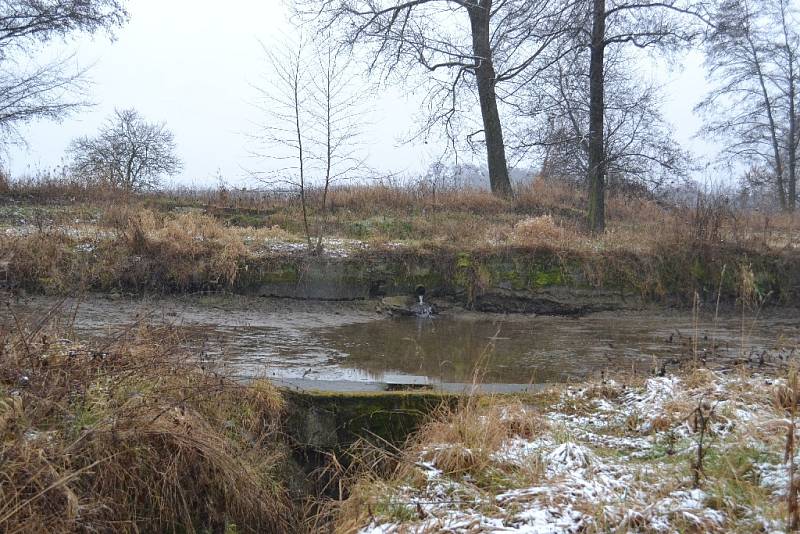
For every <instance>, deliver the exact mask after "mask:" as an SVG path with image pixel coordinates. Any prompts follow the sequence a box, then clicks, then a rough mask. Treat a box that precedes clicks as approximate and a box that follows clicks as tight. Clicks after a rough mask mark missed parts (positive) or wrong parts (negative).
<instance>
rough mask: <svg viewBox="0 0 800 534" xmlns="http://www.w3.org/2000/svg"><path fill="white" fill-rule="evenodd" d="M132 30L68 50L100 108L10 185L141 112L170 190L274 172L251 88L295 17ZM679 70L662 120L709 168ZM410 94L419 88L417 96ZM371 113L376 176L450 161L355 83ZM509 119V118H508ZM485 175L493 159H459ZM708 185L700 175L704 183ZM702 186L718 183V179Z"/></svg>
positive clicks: (23, 160) (67, 126)
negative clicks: (166, 145) (177, 161)
mask: <svg viewBox="0 0 800 534" xmlns="http://www.w3.org/2000/svg"><path fill="white" fill-rule="evenodd" d="M128 7H129V10H130V14H131V20H130V22H129V23H128V24H127V25H126V26H124V27H123V28H122V29H120V30H118V32H117V33H116V39H115V40H114V41H113V42H112V41H111V40H109V39H108V38H107V37H105V36H103V35H97V36H95V37H94V38H86V39H82V40H78V41H71V42H68V43H66V44H60V45H59V47H58V48H59V49H58V50H57V51H52V50H50V51H44V53H54V52H57V53H60V54H69V53H72V52H74V53H75V59H74V61H75V63H76V68H83V67H89V66H91V69H90V78H91V80H92V85H91V86H90V87H89V89H88V91H87V95H88V98H89V99H90V100H91V101H92V102H94V103H95V104H96V106H94V107H91V108H89V109H87V110H84V111H82V112H79V113H77V114H75V115H73V116H71V117H68V118H67V119H65V120H64V121H63V122H62V123H52V122H47V121H42V122H37V123H33V124H30V125H28V126H26V127H23V128H21V131H22V134H23V136H24V137H25V139H26V141H27V144H26V145H19V146H15V147H12V148H11V149H9V150H8V152H7V153H6V154H5V155H4V159H5V160H6V163H7V167H8V169H9V170H10V172H11V174H12V176H13V177H20V176H23V175H31V174H35V173H37V172H40V171H53V170H55V171H56V172H58V168H59V166H61V165H63V163H64V151H65V149H66V147H67V145H68V144H69V142H70V141H71V140H72V139H73V138H75V137H78V136H81V135H93V134H94V133H96V131H97V129H98V127H99V126H100V125H101V124H102V123H103V121H104V120H105V119H106V117H108V115H109V114H111V113H112V112H113V110H114V108H129V107H134V108H136V109H137V110H139V111H140V112H141V114H142V115H143V116H144V117H145V118H146V119H147V120H149V121H164V122H166V123H167V125H168V127H169V128H170V129H171V130H172V131H173V132H174V134H175V139H176V141H177V145H178V153H179V155H180V157H181V158H182V159H183V161H184V168H183V171H182V172H181V174H180V175H178V176H175V177H174V178H172V180H171V181H168V182H166V185H197V186H207V185H212V186H213V185H216V184H217V182H218V177H219V176H221V177H222V178H223V179H224V180H225V181H226V182H227V183H228V184H232V185H236V186H250V185H252V184H253V182H252V180H250V179H248V170H251V169H256V168H259V167H264V166H265V165H269V163H268V162H265V161H263V160H258V159H254V158H253V157H252V156H251V150H252V140H251V139H249V137H248V134H252V133H255V131H256V129H257V127H256V126H255V125H256V123H258V122H260V121H263V120H265V119H266V117H265V114H264V113H263V112H262V111H260V110H259V109H258V108H257V107H256V106H255V103H256V102H257V100H258V97H257V91H256V90H255V89H254V87H253V86H254V85H259V84H260V85H262V86H263V85H264V83H263V79H264V76H265V74H267V73H268V71H269V65H268V63H267V60H266V57H265V55H264V52H263V50H262V47H261V44H260V42H262V43H264V44H265V45H266V46H277V45H279V43H281V42H284V41H285V40H286V38H287V36H289V37H291V34H292V32H293V27H292V25H291V24H290V23H289V20H288V14H287V13H288V10H287V9H286V7H285V5H284V4H283V3H282V2H281V1H280V0H261V1H256V0H236V1H234V2H226V3H221V2H211V1H207V0H194V1H189V0H169V2H164V1H163V0H162V1H157V0H132V1H131V2H130V3H129V6H128ZM680 63H681V64H680V65H677V66H675V68H673V69H670V68H668V66H667V65H666V64H665V63H663V62H660V63H658V64H656V65H655V66H653V67H643V66H641V65H640V66H633V65H632V66H631V67H632V68H638V69H639V70H641V69H646V71H647V76H651V77H653V78H654V79H656V80H657V81H658V82H659V83H661V84H663V86H664V87H663V96H664V104H663V111H664V117H665V118H666V119H667V121H669V122H670V123H671V124H672V125H673V126H674V127H675V136H676V139H677V140H678V141H679V142H681V143H682V144H683V145H684V147H686V148H689V149H691V150H692V151H693V152H694V153H695V154H697V155H698V156H700V157H701V158H700V159H701V161H702V160H703V159H706V158H709V157H712V156H713V154H714V147H713V145H711V144H707V143H706V142H704V140H702V139H697V138H694V137H693V136H694V134H695V133H696V131H697V130H698V129H699V127H700V120H699V118H698V117H696V116H695V115H694V113H693V111H692V108H693V107H694V105H695V104H696V103H697V102H698V101H699V100H700V99H701V97H702V96H703V93H704V90H705V88H706V84H705V80H704V69H703V65H702V55H701V54H700V53H698V52H693V53H691V54H689V55H688V56H686V57H684V58H682V61H680ZM409 85H412V84H409ZM355 87H356V89H357V90H359V91H362V92H363V93H364V98H365V100H367V102H368V107H369V109H370V110H371V111H370V113H369V122H370V124H369V126H368V127H367V133H366V135H365V136H364V138H365V139H366V140H367V143H366V145H365V151H366V156H367V165H368V166H369V167H370V168H371V169H374V170H375V171H377V172H379V173H396V174H401V175H408V176H413V175H416V174H419V173H422V172H424V171H425V169H426V168H427V167H428V165H429V164H430V163H431V162H432V161H434V160H435V159H437V158H438V157H439V156H441V154H442V152H443V150H444V149H443V143H434V142H431V143H427V144H425V143H422V142H414V143H404V142H403V141H404V139H407V138H408V137H409V135H410V134H411V133H413V132H414V131H415V125H416V121H415V118H416V116H418V115H419V113H421V109H420V107H419V95H416V94H413V93H412V92H409V91H410V89H411V88H410V87H396V88H386V87H383V88H380V90H376V87H375V84H374V83H369V82H367V81H366V80H364V81H359V80H357V81H356V82H355ZM501 113H502V111H501ZM459 156H460V157H462V158H463V159H462V161H466V162H471V163H476V164H479V165H480V164H482V163H483V161H484V160H485V154H484V153H482V152H481V153H479V154H477V155H475V156H472V155H470V154H467V153H460V154H459ZM699 176H701V175H698V177H699ZM702 176H703V177H706V178H708V177H713V176H712V174H710V173H709V172H706V173H702Z"/></svg>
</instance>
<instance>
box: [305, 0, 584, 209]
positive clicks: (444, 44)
mask: <svg viewBox="0 0 800 534" xmlns="http://www.w3.org/2000/svg"><path fill="white" fill-rule="evenodd" d="M570 2H571V0H567V1H566V2H561V3H556V2H547V1H546V0H501V1H492V0H324V1H322V2H319V1H318V0H315V1H313V2H312V1H311V0H308V1H302V0H301V1H300V2H299V3H300V5H301V11H302V10H303V9H305V12H306V14H309V13H310V14H312V15H314V17H315V20H316V21H317V22H319V23H321V24H322V25H323V27H326V28H331V29H332V31H335V32H336V34H337V35H338V36H340V37H341V40H342V42H343V43H344V44H345V45H347V46H356V45H363V47H364V48H365V49H367V50H368V51H369V52H370V55H371V60H370V70H371V71H379V73H380V74H381V75H382V76H383V77H384V78H385V79H386V78H387V77H388V76H390V75H392V74H399V75H400V77H405V76H406V75H409V74H410V73H411V72H413V70H414V69H415V68H416V67H421V68H422V69H423V70H424V71H425V72H427V73H428V77H427V82H428V83H427V85H428V89H429V91H428V94H427V101H428V102H427V107H428V109H429V110H430V114H429V118H428V120H427V121H426V124H425V125H424V126H423V130H424V131H425V132H426V133H427V132H429V131H430V130H431V128H433V126H435V125H441V126H442V127H443V129H444V131H445V134H446V136H447V137H448V140H449V142H450V143H451V145H453V146H455V143H456V137H457V135H458V130H459V129H460V128H459V124H458V119H459V116H460V115H467V114H468V113H469V112H470V111H471V110H472V108H473V107H474V105H473V102H475V101H477V103H478V105H479V108H480V115H481V119H482V124H481V125H480V126H478V127H477V129H475V130H474V131H471V132H469V133H468V135H467V136H466V138H465V140H466V141H471V140H474V139H476V138H477V136H479V135H482V138H483V142H484V143H485V149H486V158H487V164H488V168H489V181H490V184H491V189H492V191H493V192H494V193H496V194H498V195H501V196H510V195H511V194H512V187H511V181H510V179H509V173H508V163H507V157H506V150H505V145H504V139H503V126H502V121H501V117H500V107H499V103H503V102H506V101H511V100H513V99H514V98H515V97H516V96H517V93H518V91H519V89H520V88H521V87H524V86H525V85H526V84H527V83H529V82H530V80H532V79H534V78H535V76H536V73H537V72H538V71H539V70H540V69H541V68H543V65H542V64H541V63H542V61H543V60H544V59H545V56H546V55H547V56H548V60H549V55H548V54H545V51H549V50H550V49H551V47H552V46H553V45H555V44H556V43H557V42H559V39H560V38H561V36H562V35H563V34H564V33H565V32H568V31H569V30H570V29H571V28H572V25H571V24H570V23H568V22H567V21H568V19H569V16H570V12H569V9H568V6H569V5H571V4H570ZM476 93H477V95H476ZM475 96H477V99H475V98H474V97H475Z"/></svg>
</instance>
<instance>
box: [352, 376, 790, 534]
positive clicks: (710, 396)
mask: <svg viewBox="0 0 800 534" xmlns="http://www.w3.org/2000/svg"><path fill="white" fill-rule="evenodd" d="M780 383H781V382H780V381H775V380H769V379H766V378H764V377H759V376H751V377H740V376H737V375H724V374H719V373H713V372H711V371H701V372H698V373H696V374H695V375H692V376H687V377H685V378H678V377H664V378H652V379H649V380H647V381H646V382H645V383H644V384H643V385H641V386H639V387H623V386H620V385H618V384H612V385H610V386H609V385H608V384H605V385H603V387H593V386H586V387H582V388H568V389H565V390H563V391H562V392H561V394H560V400H559V401H558V402H557V403H555V404H551V406H550V407H549V408H547V409H544V410H543V409H536V408H535V407H533V406H529V407H525V408H524V409H522V410H520V409H519V407H515V408H514V409H513V410H509V411H503V410H501V411H500V414H501V415H500V416H499V417H497V419H498V420H499V421H500V422H501V423H502V424H506V425H507V428H518V427H519V424H518V423H519V421H520V416H521V415H520V414H522V416H526V414H527V416H529V417H538V418H539V419H537V421H543V423H541V424H539V425H538V426H536V428H539V429H540V430H539V431H538V433H536V435H533V436H530V435H528V436H520V435H513V433H512V435H510V437H508V438H507V439H504V440H502V445H501V446H500V447H499V449H497V450H493V451H490V454H489V456H488V457H489V458H490V461H491V465H490V466H488V467H486V466H482V467H481V469H482V471H481V472H469V473H464V472H459V473H451V474H448V473H447V472H446V470H445V469H443V468H441V466H437V465H436V458H437V457H436V455H435V454H431V451H434V450H441V449H442V448H446V447H451V448H453V450H455V449H456V448H458V447H461V448H463V449H465V450H470V449H469V448H468V447H466V445H465V444H446V443H439V444H437V445H428V446H426V447H422V448H419V449H413V448H412V449H411V451H414V450H417V451H418V452H416V453H414V452H409V454H412V455H413V454H418V455H420V456H421V458H420V460H418V461H417V463H416V466H417V469H418V470H419V471H420V472H421V473H422V474H424V476H423V477H416V478H417V480H422V482H419V481H418V482H416V483H414V482H408V483H404V484H398V485H396V486H393V487H395V488H396V489H394V490H392V491H391V494H390V495H386V494H384V495H382V496H381V498H382V499H383V502H384V504H385V503H391V506H388V507H387V506H384V507H383V508H382V510H383V511H382V512H379V513H376V514H374V515H372V516H371V517H370V519H369V524H368V525H365V526H364V528H363V529H362V530H361V532H362V533H365V534H373V533H375V534H377V533H385V534H390V533H405V532H415V533H416V532H420V533H421V532H459V533H460V532H464V533H479V532H480V533H483V532H487V533H488V532H492V533H494V532H498V533H499V532H517V533H526V534H527V533H533V534H572V533H578V532H587V531H588V532H597V531H600V532H605V531H614V532H643V533H644V532H653V533H665V534H672V533H680V532H686V531H691V532H720V533H721V532H759V531H760V532H776V531H781V530H782V529H784V527H785V519H786V518H785V517H784V516H785V514H786V511H785V504H784V502H785V495H786V488H787V487H788V479H789V474H788V473H789V472H788V466H787V465H785V464H784V463H783V457H782V454H783V450H782V447H783V445H784V443H785V429H786V426H785V423H786V419H785V414H782V413H781V412H780V410H779V409H777V408H776V407H774V406H773V403H772V398H773V392H774V387H775V385H776V384H780ZM700 405H702V406H704V407H705V408H704V409H706V410H712V415H711V419H710V423H709V426H708V431H707V435H706V437H705V440H706V442H705V443H706V448H707V450H708V451H710V452H707V454H706V458H705V459H704V469H703V475H702V476H701V483H700V486H699V487H694V484H693V476H692V473H693V471H692V468H691V461H692V460H693V459H694V458H695V457H696V454H697V439H698V434H697V433H696V428H693V425H694V423H693V420H692V417H693V415H692V414H693V413H694V410H695V409H697V407H698V406H700ZM504 410H505V409H504ZM476 419H477V420H476V424H486V419H482V418H480V417H478V418H476ZM512 423H513V424H512ZM529 428H530V427H529ZM775 429H778V431H776V430H775ZM781 429H782V430H781ZM472 450H473V451H477V450H478V449H476V448H474V444H473V449H472ZM481 452H486V451H481ZM726 454H727V455H730V457H729V458H728V457H727V456H726ZM422 457H424V459H425V460H426V461H422ZM799 460H800V458H799ZM734 463H735V465H734ZM798 464H800V461H798ZM726 473H728V474H727V475H726ZM737 492H738V493H737ZM782 499H783V500H782Z"/></svg>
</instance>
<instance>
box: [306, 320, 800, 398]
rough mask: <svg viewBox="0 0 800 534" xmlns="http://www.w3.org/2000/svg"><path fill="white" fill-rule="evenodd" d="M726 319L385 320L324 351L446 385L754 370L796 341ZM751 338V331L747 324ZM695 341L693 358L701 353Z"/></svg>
mask: <svg viewBox="0 0 800 534" xmlns="http://www.w3.org/2000/svg"><path fill="white" fill-rule="evenodd" d="M741 330H742V329H741V320H740V319H737V318H727V319H722V320H718V321H717V328H713V322H711V323H709V327H703V326H702V325H701V326H700V327H699V328H698V330H697V332H696V333H695V328H694V326H693V324H692V321H691V318H690V317H688V316H686V315H669V316H666V315H659V314H657V313H651V314H636V315H622V316H620V315H618V314H605V313H604V314H597V315H592V316H589V317H583V318H565V317H499V316H476V315H472V314H470V315H468V316H466V317H440V318H436V319H433V320H406V319H395V320H384V321H374V322H370V323H365V324H359V325H347V326H342V327H339V328H334V329H328V330H324V331H322V332H320V333H319V334H318V340H319V342H320V344H321V345H323V346H325V347H330V348H333V349H337V350H339V351H341V352H342V353H345V354H347V355H348V357H347V358H345V359H343V361H342V363H341V365H342V366H344V367H348V368H353V369H359V370H366V371H368V372H370V373H372V374H374V375H376V376H380V375H381V373H383V372H385V370H387V369H391V370H392V371H393V372H395V373H396V372H400V373H403V374H409V375H418V376H425V377H429V378H430V379H433V380H440V381H443V382H469V381H471V380H472V377H473V373H474V370H475V367H476V364H477V365H478V366H479V367H480V368H482V369H484V368H485V369H484V373H485V375H484V376H483V381H485V382H496V383H540V382H560V381H565V380H570V379H579V378H583V377H586V376H587V375H592V374H595V373H599V372H601V371H603V370H615V371H618V370H632V371H635V372H649V371H650V370H652V369H653V367H654V366H660V365H663V363H664V362H675V360H685V359H687V358H693V357H694V354H695V353H696V354H697V355H698V358H701V359H702V358H706V359H709V360H710V359H712V358H716V359H719V360H725V361H728V362H730V361H733V360H737V359H739V358H743V359H745V360H746V359H747V358H748V357H749V358H751V359H752V360H753V361H756V360H757V358H759V357H760V356H761V354H762V352H763V351H767V353H768V354H770V355H771V356H772V357H779V355H785V354H786V353H787V352H786V350H784V349H790V348H791V347H793V346H796V345H797V342H798V340H800V327H798V322H797V320H795V319H793V318H783V319H781V318H779V317H773V318H769V319H764V320H763V321H761V326H760V327H758V328H756V330H755V331H753V332H752V333H748V334H746V335H745V336H744V337H745V339H744V343H742V339H743V336H742V334H741ZM747 330H750V324H749V323H748V325H747ZM695 339H696V340H697V343H696V346H697V350H696V352H695ZM712 354H713V356H712Z"/></svg>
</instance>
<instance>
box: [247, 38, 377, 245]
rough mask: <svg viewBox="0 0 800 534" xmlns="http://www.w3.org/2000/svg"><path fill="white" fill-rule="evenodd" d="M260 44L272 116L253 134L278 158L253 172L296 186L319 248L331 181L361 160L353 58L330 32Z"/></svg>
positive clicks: (266, 154) (360, 110)
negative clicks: (336, 44)
mask: <svg viewBox="0 0 800 534" xmlns="http://www.w3.org/2000/svg"><path fill="white" fill-rule="evenodd" d="M262 47H263V48H264V52H265V54H266V56H267V59H268V61H269V64H270V67H271V72H270V77H269V82H270V83H268V84H266V85H264V86H261V87H258V88H257V89H258V91H259V93H260V96H261V102H260V107H261V108H262V110H263V111H265V112H266V113H267V115H268V116H269V120H268V121H266V122H265V123H264V124H263V125H262V126H261V128H260V131H259V132H258V133H257V134H256V135H254V136H253V137H254V139H255V141H256V142H257V143H258V144H259V145H261V146H262V148H261V149H259V150H258V151H256V152H255V154H254V155H255V156H257V157H259V158H262V159H266V160H269V161H271V162H278V166H277V168H271V169H268V170H264V171H253V172H252V173H251V174H252V176H253V177H254V178H256V179H257V180H259V181H260V182H262V183H265V184H267V185H270V186H275V185H278V186H283V187H288V188H289V189H290V190H291V191H293V192H296V194H297V195H298V196H299V199H300V205H301V209H302V214H303V229H304V232H305V237H306V241H307V243H308V247H309V250H312V251H315V252H317V253H320V252H322V239H323V236H324V232H325V225H326V223H327V216H328V214H329V202H328V194H329V192H330V189H331V187H332V186H333V185H334V184H335V183H336V182H339V181H341V180H347V179H350V178H353V177H355V176H356V175H357V174H358V173H359V172H360V171H362V170H363V167H364V158H363V157H362V155H361V148H362V147H361V143H360V138H361V135H362V132H363V128H364V125H365V116H364V114H365V111H364V110H365V108H364V106H363V100H364V96H363V95H362V94H360V93H359V92H357V91H355V90H354V88H353V84H352V73H351V71H350V68H349V61H348V60H347V59H346V58H344V57H343V56H341V55H339V54H337V52H336V51H335V50H334V49H333V48H332V47H331V46H329V44H328V39H325V38H320V39H319V40H318V42H316V43H314V42H307V41H304V40H300V41H299V42H297V43H293V44H287V43H284V44H282V45H280V46H276V47H267V46H265V45H263V44H262ZM315 188H317V189H318V193H319V194H317V195H315V194H314V193H316V192H317V191H315ZM314 200H318V202H314ZM315 221H316V222H315Z"/></svg>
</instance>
